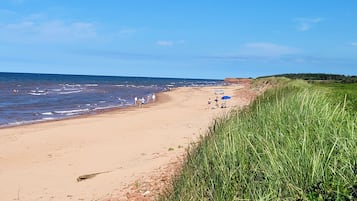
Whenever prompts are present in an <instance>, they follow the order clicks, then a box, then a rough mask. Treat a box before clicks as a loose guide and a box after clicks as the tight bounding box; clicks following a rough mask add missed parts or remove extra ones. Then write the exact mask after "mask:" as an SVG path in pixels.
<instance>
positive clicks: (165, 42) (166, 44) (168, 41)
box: [156, 40, 174, 47]
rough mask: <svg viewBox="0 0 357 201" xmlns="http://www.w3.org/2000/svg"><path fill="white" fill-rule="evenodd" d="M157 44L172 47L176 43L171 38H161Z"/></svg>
mask: <svg viewBox="0 0 357 201" xmlns="http://www.w3.org/2000/svg"><path fill="white" fill-rule="evenodd" d="M156 44H157V45H159V46H167V47H170V46H173V45H174V42H173V41H171V40H159V41H157V42H156Z"/></svg>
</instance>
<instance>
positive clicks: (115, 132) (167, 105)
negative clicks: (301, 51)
mask: <svg viewBox="0 0 357 201" xmlns="http://www.w3.org/2000/svg"><path fill="white" fill-rule="evenodd" d="M216 90H224V95H228V96H232V98H231V99H230V100H229V101H228V102H227V108H224V109H222V108H216V109H213V108H212V107H214V101H213V100H214V98H215V96H216V95H215V91H216ZM244 90H245V89H244V88H243V86H240V85H230V86H216V87H183V88H177V89H174V90H172V91H168V92H163V93H160V94H158V95H157V102H156V103H154V104H151V105H146V106H144V107H143V108H128V109H119V110H115V111H110V112H105V113H101V114H97V115H92V116H86V117H81V118H74V119H68V120H61V121H54V122H46V123H39V124H33V125H26V126H18V127H12V128H3V129H0V186H1V188H0V200H4V201H7V200H8V201H11V200H25V201H32V200H46V201H48V200H58V201H60V200H61V201H63V200H104V199H108V198H113V200H114V199H119V200H120V199H122V197H119V196H121V195H122V194H123V192H124V190H123V189H125V187H127V186H128V185H130V184H132V183H134V182H135V181H136V180H137V179H138V178H141V177H143V176H145V175H150V174H151V173H152V172H154V171H155V170H157V169H158V168H160V167H164V166H166V165H168V164H169V163H170V162H172V161H174V160H177V158H178V156H180V155H182V154H183V153H185V148H186V147H187V146H188V145H189V144H190V143H192V142H195V141H196V140H197V139H198V137H199V136H200V135H204V134H205V132H206V130H207V129H208V127H209V125H210V123H211V122H212V120H213V119H214V118H216V117H219V116H220V115H224V114H225V113H226V112H227V111H229V110H230V109H231V108H234V107H237V106H238V107H242V106H244V105H247V104H248V103H249V100H250V98H249V97H246V96H244V95H243V94H241V92H242V91H244ZM209 97H210V98H211V100H212V104H211V105H208V104H207V101H208V98H209ZM220 101H221V100H220ZM81 176H82V177H81ZM81 179H83V180H81ZM123 199H124V198H123Z"/></svg>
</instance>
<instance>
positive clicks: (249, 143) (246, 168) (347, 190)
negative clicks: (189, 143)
mask: <svg viewBox="0 0 357 201" xmlns="http://www.w3.org/2000/svg"><path fill="white" fill-rule="evenodd" d="M282 83H283V84H280V85H279V86H277V87H275V88H273V89H271V90H268V91H266V92H265V93H264V94H263V95H262V96H260V97H259V98H258V99H257V100H256V101H255V102H254V103H253V104H252V105H251V106H250V107H248V108H246V109H244V110H241V111H236V112H233V113H232V114H230V115H229V116H227V117H226V118H222V119H217V120H216V121H215V122H214V124H213V125H212V127H211V129H210V132H209V133H208V134H207V135H206V136H205V137H202V139H201V141H200V143H199V144H198V145H196V146H194V147H192V148H191V149H190V150H189V151H188V157H187V159H186V163H185V165H184V167H183V170H182V172H181V174H180V175H179V176H178V177H177V178H176V179H175V180H174V182H173V189H172V191H170V192H167V193H166V194H165V195H163V196H162V197H161V198H160V200H222V201H223V200H352V199H356V198H357V176H356V175H357V133H356V132H357V116H356V112H352V111H350V110H347V109H346V108H345V105H344V103H343V102H341V103H340V104H336V101H335V100H332V98H330V97H329V96H328V95H327V94H328V92H326V91H325V90H323V89H321V88H319V87H315V86H312V85H309V84H307V83H306V82H303V81H288V82H285V81H284V82H282Z"/></svg>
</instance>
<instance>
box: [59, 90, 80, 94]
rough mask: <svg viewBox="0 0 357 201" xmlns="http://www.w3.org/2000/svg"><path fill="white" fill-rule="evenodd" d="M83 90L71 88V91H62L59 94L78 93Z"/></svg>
mask: <svg viewBox="0 0 357 201" xmlns="http://www.w3.org/2000/svg"><path fill="white" fill-rule="evenodd" d="M81 92H82V90H76V91H74V90H71V91H62V92H59V93H58V94H61V95H65V94H76V93H81Z"/></svg>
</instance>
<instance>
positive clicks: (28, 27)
mask: <svg viewBox="0 0 357 201" xmlns="http://www.w3.org/2000/svg"><path fill="white" fill-rule="evenodd" d="M95 36H96V28H95V25H94V24H92V23H88V22H65V21H61V20H53V21H36V20H33V21H31V20H27V21H22V22H18V23H9V24H4V25H0V37H1V39H0V40H5V41H12V42H65V41H78V40H82V39H91V38H93V37H95Z"/></svg>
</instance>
